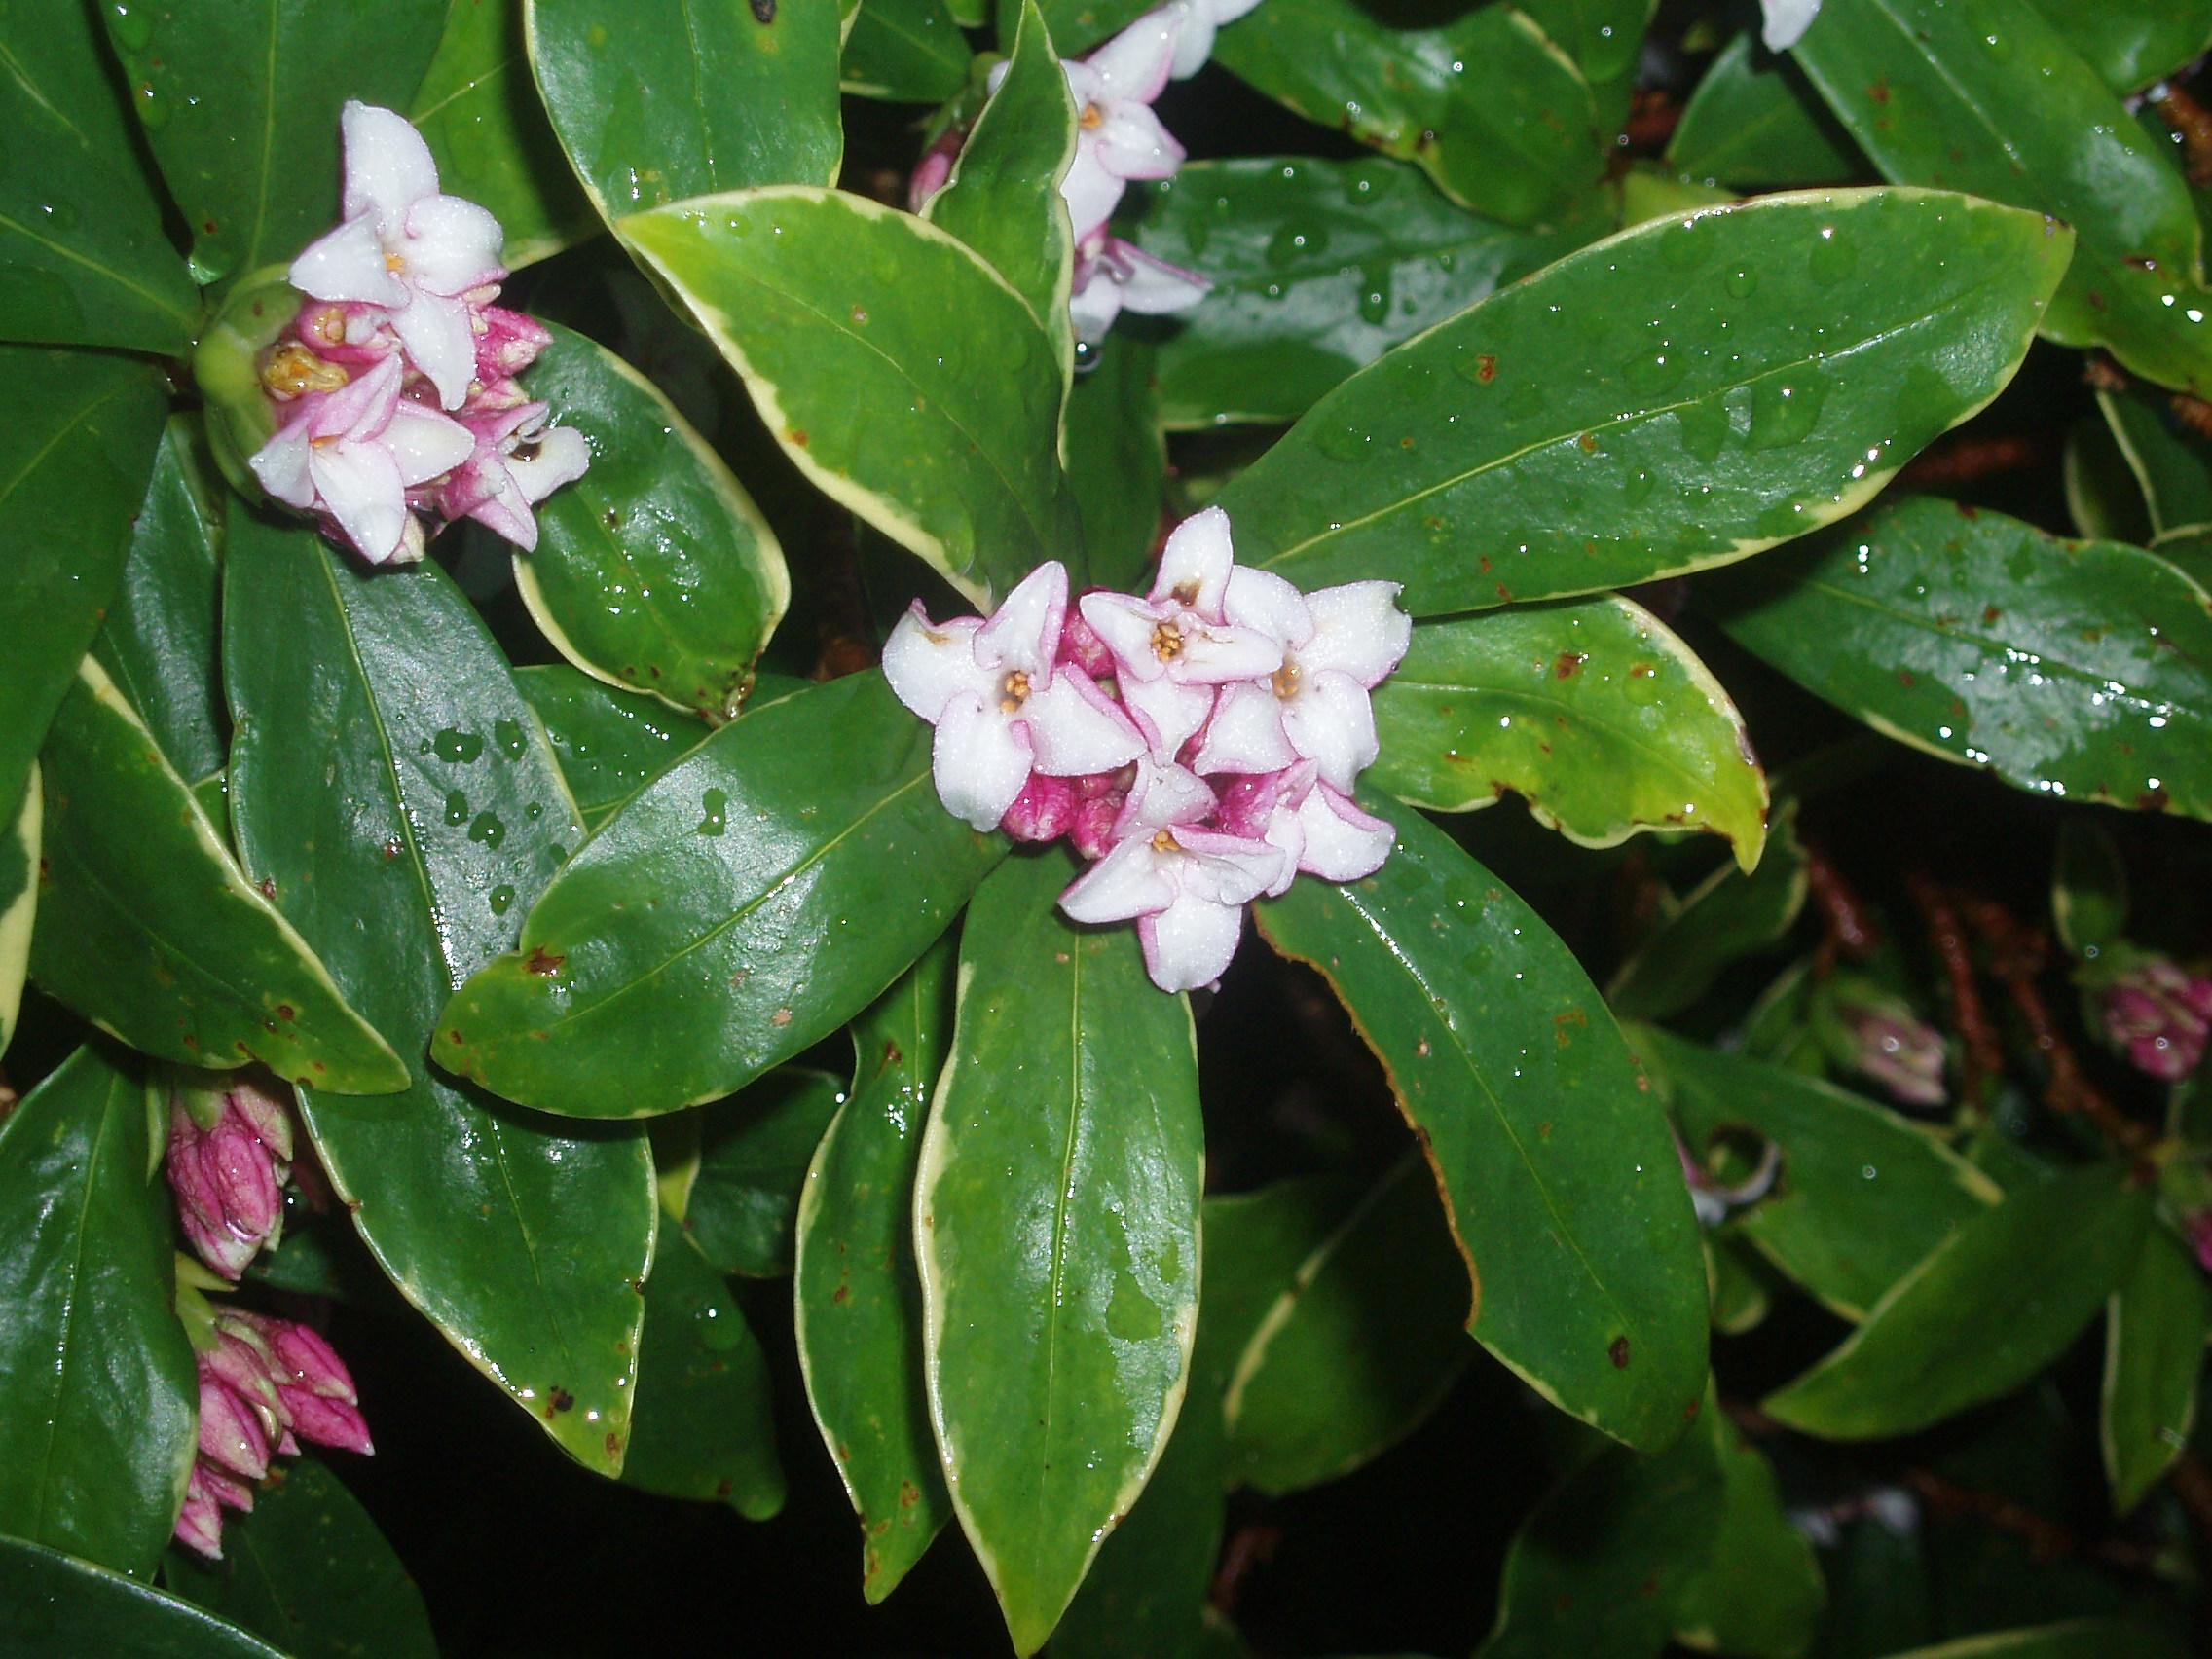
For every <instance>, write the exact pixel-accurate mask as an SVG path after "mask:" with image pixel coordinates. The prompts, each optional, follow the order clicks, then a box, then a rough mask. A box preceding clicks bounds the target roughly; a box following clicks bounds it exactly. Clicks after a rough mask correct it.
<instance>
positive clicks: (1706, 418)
mask: <svg viewBox="0 0 2212 1659" xmlns="http://www.w3.org/2000/svg"><path fill="white" fill-rule="evenodd" d="M1675 425H1676V428H1677V430H1678V431H1679V432H1680V433H1681V435H1682V448H1684V449H1685V450H1687V451H1689V453H1690V454H1691V456H1692V457H1694V458H1695V459H1697V460H1698V461H1705V462H1708V463H1710V462H1712V461H1714V460H1716V459H1718V457H1719V455H1720V446H1721V445H1722V444H1724V443H1726V442H1727V441H1728V431H1729V422H1728V405H1727V402H1726V401H1725V394H1724V393H1721V392H1717V391H1716V392H1714V394H1713V395H1712V396H1710V397H1701V398H1699V399H1698V400H1697V401H1696V402H1695V403H1685V404H1683V405H1682V407H1681V408H1679V409H1677V410H1676V411H1675Z"/></svg>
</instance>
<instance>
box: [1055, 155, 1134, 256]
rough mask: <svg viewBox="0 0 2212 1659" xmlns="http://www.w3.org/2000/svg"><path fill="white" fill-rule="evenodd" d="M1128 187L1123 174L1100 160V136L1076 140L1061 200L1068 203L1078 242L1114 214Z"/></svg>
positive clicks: (1061, 190)
mask: <svg viewBox="0 0 2212 1659" xmlns="http://www.w3.org/2000/svg"><path fill="white" fill-rule="evenodd" d="M1127 188H1128V186H1127V184H1126V183H1125V181H1124V179H1123V178H1122V176H1121V174H1119V173H1115V172H1109V171H1108V170H1107V167H1106V164H1105V163H1104V162H1103V161H1101V160H1100V159H1099V155H1098V135H1097V134H1096V133H1094V132H1085V133H1083V134H1082V135H1081V136H1079V137H1078V138H1077V139H1076V146H1075V160H1074V161H1072V162H1070V163H1069V164H1068V176H1067V177H1066V178H1064V179H1062V180H1060V199H1061V200H1062V201H1064V202H1065V203H1067V204H1068V222H1069V224H1070V225H1071V226H1072V227H1073V228H1074V233H1075V239H1076V240H1077V241H1081V240H1083V239H1084V238H1086V237H1088V236H1089V235H1091V234H1092V233H1093V232H1094V231H1096V230H1098V229H1099V227H1101V226H1102V225H1104V224H1105V223H1106V221H1107V220H1109V219H1111V218H1112V217H1113V216H1114V209H1115V208H1116V207H1118V206H1120V205H1121V203H1122V192H1123V191H1124V190H1125V189H1127Z"/></svg>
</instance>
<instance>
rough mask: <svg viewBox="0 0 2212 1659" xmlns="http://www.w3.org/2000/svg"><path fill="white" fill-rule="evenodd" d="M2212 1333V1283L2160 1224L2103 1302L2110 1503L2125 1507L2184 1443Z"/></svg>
mask: <svg viewBox="0 0 2212 1659" xmlns="http://www.w3.org/2000/svg"><path fill="white" fill-rule="evenodd" d="M2207 1337H2212V1289H2207V1288H2206V1286H2205V1283H2204V1273H2203V1270H2201V1269H2200V1268H2198V1266H2197V1265H2196V1263H2195V1262H2194V1261H2193V1260H2191V1258H2190V1254H2189V1252H2188V1251H2187V1250H2185V1249H2183V1248H2182V1246H2181V1245H2180V1244H2179V1243H2178V1242H2176V1240H2175V1239H2174V1237H2173V1235H2171V1234H2169V1233H2167V1232H2165V1231H2164V1230H2163V1229H2160V1228H2153V1229H2152V1230H2151V1231H2150V1232H2149V1233H2147V1234H2146V1235H2144V1238H2143V1253H2142V1254H2141V1255H2140V1256H2138V1257H2137V1258H2136V1260H2135V1266H2134V1267H2133V1268H2132V1269H2131V1270H2130V1271H2129V1272H2128V1274H2127V1276H2126V1277H2125V1278H2123V1279H2121V1280H2120V1285H2119V1288H2117V1289H2116V1290H2114V1292H2113V1294H2112V1301H2111V1302H2110V1303H2109V1304H2107V1306H2106V1308H2105V1382H2104V1396H2103V1411H2102V1414H2101V1419H2100V1421H2101V1425H2102V1433H2101V1435H2100V1437H2099V1440H2100V1444H2101V1445H2102V1447H2103V1449H2104V1460H2105V1474H2106V1476H2107V1478H2108V1479H2109V1480H2110V1481H2111V1482H2112V1506H2113V1509H2114V1510H2115V1512H2117V1513H2119V1514H2122V1515H2124V1514H2126V1513H2127V1512H2128V1511H2129V1510H2130V1509H2133V1508H2134V1507H2135V1506H2136V1505H2137V1504H2138V1503H2140V1502H2142V1501H2143V1498H2144V1495H2145V1494H2146V1493H2149V1492H2150V1490H2151V1489H2152V1487H2154V1486H2156V1485H2157V1482H2158V1478H2159V1477H2160V1476H2161V1475H2163V1474H2164V1473H2165V1472H2166V1470H2167V1469H2168V1468H2170V1467H2171V1466H2172V1465H2173V1462H2174V1459H2175V1458H2177V1457H2179V1456H2181V1454H2182V1452H2183V1450H2184V1449H2185V1448H2186V1447H2187V1446H2188V1445H2189V1434H2190V1430H2191V1428H2192V1427H2194V1424H2195V1421H2196V1390H2197V1384H2198V1382H2199V1380H2200V1379H2201V1377H2202V1375H2203V1371H2204V1344H2205V1340H2206V1338H2207Z"/></svg>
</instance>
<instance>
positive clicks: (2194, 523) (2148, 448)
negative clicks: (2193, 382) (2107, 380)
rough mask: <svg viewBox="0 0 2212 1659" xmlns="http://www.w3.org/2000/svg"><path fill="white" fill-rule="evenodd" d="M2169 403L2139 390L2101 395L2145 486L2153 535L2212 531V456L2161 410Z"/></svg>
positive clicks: (2129, 465)
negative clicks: (2209, 529) (2211, 529)
mask: <svg viewBox="0 0 2212 1659" xmlns="http://www.w3.org/2000/svg"><path fill="white" fill-rule="evenodd" d="M2164 401H2165V400H2164V399H2163V398H2160V399H2157V400H2156V401H2154V400H2153V399H2152V398H2151V397H2150V396H2148V395H2147V394H2145V393H2144V392H2142V391H2140V390H2134V389H2130V390H2127V391H2109V390H2102V389H2100V390H2099V391H2098V393H2097V407H2098V408H2099V409H2100V410H2102V411H2103V413H2104V418H2105V422H2106V424H2108V425H2109V426H2111V428H2112V435H2113V440H2114V442H2115V443H2117V444H2118V445H2119V446H2120V457H2121V459H2122V460H2124V461H2126V462H2127V469H2128V471H2129V472H2131V473H2132V474H2134V477H2135V481H2136V483H2137V484H2138V485H2139V486H2141V488H2142V491H2143V501H2144V504H2145V506H2147V507H2148V508H2149V509H2150V514H2151V530H2152V533H2153V534H2154V535H2159V536H2167V535H2186V534H2188V533H2190V532H2192V531H2202V530H2204V529H2206V528H2207V527H2212V456H2207V455H2206V454H2205V450H2204V446H2203V443H2202V441H2201V440H2197V439H2193V438H2192V437H2191V436H2190V435H2189V434H2188V433H2187V432H2185V431H2182V430H2178V429H2176V425H2175V424H2174V423H2172V422H2171V421H2170V420H2169V418H2168V417H2167V416H2166V415H2165V414H2164V412H2163V411H2162V410H2161V409H2160V408H2159V407H2158V405H2159V404H2161V403H2163V402H2164Z"/></svg>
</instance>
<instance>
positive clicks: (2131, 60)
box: [2034, 0, 2212, 92]
mask: <svg viewBox="0 0 2212 1659" xmlns="http://www.w3.org/2000/svg"><path fill="white" fill-rule="evenodd" d="M2034 3H2035V8H2036V10H2037V11H2039V12H2041V13H2042V14H2043V15H2044V16H2045V17H2046V18H2049V19H2050V21H2051V23H2052V25H2053V26H2055V27H2056V28H2057V30H2058V32H2059V33H2060V34H2062V35H2064V36H2065V37H2066V39H2067V41H2068V42H2069V43H2070V44H2071V45H2072V46H2073V48H2074V50H2075V51H2077V52H2079V53H2080V54H2081V55H2083V57H2086V58H2087V59H2088V60H2089V62H2090V63H2091V64H2092V65H2093V66H2094V67H2095V69H2096V71H2097V73H2098V74H2099V75H2100V76H2102V77H2103V78H2104V83H2105V85H2106V86H2108V87H2110V88H2111V89H2112V90H2113V91H2114V92H2139V91H2141V90H2142V89H2143V88H2145V87H2148V86H2150V85H2151V83H2152V82H2154V81H2156V80H2157V79H2159V78H2160V77H2161V76H2164V75H2170V74H2174V73H2176V72H2178V71H2180V70H2182V69H2185V68H2187V67H2188V66H2189V65H2190V64H2191V63H2194V61H2195V60H2196V59H2197V58H2199V57H2201V56H2203V55H2204V53H2205V49H2206V48H2208V47H2212V0H2034Z"/></svg>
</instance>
